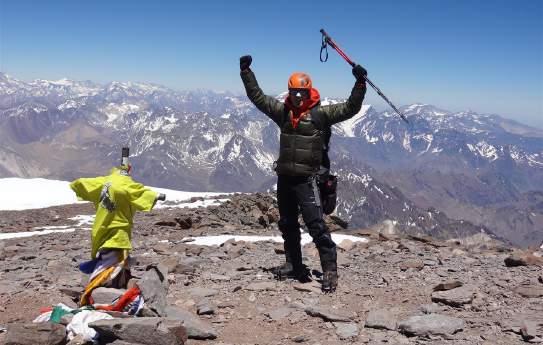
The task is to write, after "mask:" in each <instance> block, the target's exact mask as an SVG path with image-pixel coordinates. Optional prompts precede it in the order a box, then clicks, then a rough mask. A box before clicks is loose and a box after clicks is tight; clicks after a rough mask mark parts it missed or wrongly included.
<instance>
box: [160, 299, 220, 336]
mask: <svg viewBox="0 0 543 345" xmlns="http://www.w3.org/2000/svg"><path fill="white" fill-rule="evenodd" d="M166 315H167V316H168V318H169V319H170V318H171V319H174V320H181V321H183V326H185V328H186V329H187V335H188V337H189V339H200V340H205V339H215V338H217V335H218V333H217V331H216V330H215V329H214V328H213V327H212V326H211V325H210V324H208V323H207V322H204V321H202V320H200V319H199V318H198V317H197V316H196V315H194V314H192V313H191V312H189V311H186V310H184V309H181V308H178V307H174V306H168V307H166Z"/></svg>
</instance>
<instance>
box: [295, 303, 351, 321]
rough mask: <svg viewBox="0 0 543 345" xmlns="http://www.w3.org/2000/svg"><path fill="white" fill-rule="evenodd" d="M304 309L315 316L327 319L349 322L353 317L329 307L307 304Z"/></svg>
mask: <svg viewBox="0 0 543 345" xmlns="http://www.w3.org/2000/svg"><path fill="white" fill-rule="evenodd" d="M304 311H305V312H306V313H307V314H308V315H310V316H314V317H320V318H322V319H323V320H325V321H339V322H349V321H351V317H350V316H347V315H345V314H342V313H340V312H337V311H330V310H329V309H326V308H323V307H317V306H306V307H305V308H304Z"/></svg>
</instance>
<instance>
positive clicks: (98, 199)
mask: <svg viewBox="0 0 543 345" xmlns="http://www.w3.org/2000/svg"><path fill="white" fill-rule="evenodd" d="M70 187H71V188H72V190H73V191H74V192H75V194H76V195H77V197H78V198H79V199H81V200H86V201H90V202H92V203H94V206H95V208H96V219H95V220H94V224H93V226H92V235H91V239H92V252H91V256H92V258H93V259H95V258H96V254H97V253H98V251H99V250H100V249H102V248H112V249H113V248H115V249H127V250H130V249H132V245H131V238H132V224H133V222H132V219H133V218H134V215H135V213H136V211H138V210H139V211H150V210H151V209H152V208H153V206H154V205H155V201H156V198H157V193H156V192H154V191H152V190H150V189H148V188H146V187H145V186H144V185H142V184H141V183H137V182H135V181H134V180H132V177H130V176H129V175H123V174H121V170H120V169H119V168H113V169H112V170H111V173H110V175H108V176H98V177H93V178H80V179H77V180H75V181H73V182H72V183H71V184H70Z"/></svg>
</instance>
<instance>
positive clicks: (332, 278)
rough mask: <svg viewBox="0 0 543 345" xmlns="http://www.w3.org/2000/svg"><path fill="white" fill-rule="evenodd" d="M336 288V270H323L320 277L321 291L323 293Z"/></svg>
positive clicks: (333, 290)
mask: <svg viewBox="0 0 543 345" xmlns="http://www.w3.org/2000/svg"><path fill="white" fill-rule="evenodd" d="M336 288H337V270H336V271H324V273H323V277H322V291H323V292H324V293H332V292H335V291H336Z"/></svg>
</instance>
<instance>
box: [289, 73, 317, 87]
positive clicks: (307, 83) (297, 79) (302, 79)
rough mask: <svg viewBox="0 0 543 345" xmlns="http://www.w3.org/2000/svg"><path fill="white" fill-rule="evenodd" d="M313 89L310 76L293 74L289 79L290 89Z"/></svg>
mask: <svg viewBox="0 0 543 345" xmlns="http://www.w3.org/2000/svg"><path fill="white" fill-rule="evenodd" d="M312 87H313V83H312V82H311V78H310V77H309V75H307V74H305V73H300V72H296V73H292V75H291V76H290V78H289V79H288V88H289V89H309V90H310V89H311V88H312Z"/></svg>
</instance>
